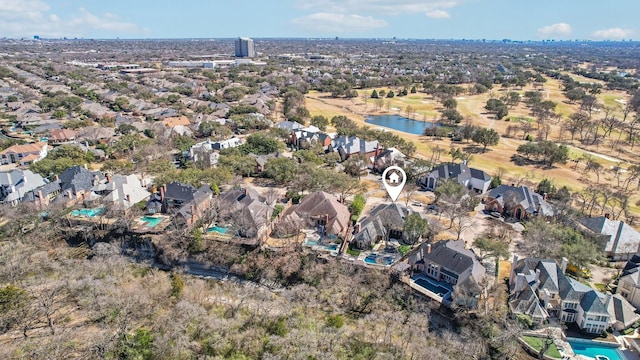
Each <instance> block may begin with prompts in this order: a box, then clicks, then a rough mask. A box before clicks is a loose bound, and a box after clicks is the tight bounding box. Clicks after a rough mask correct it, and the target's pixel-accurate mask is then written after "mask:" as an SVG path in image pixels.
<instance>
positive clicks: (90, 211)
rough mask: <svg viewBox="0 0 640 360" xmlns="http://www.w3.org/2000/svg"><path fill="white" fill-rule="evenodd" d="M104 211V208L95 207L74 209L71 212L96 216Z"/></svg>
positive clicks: (73, 214) (77, 214)
mask: <svg viewBox="0 0 640 360" xmlns="http://www.w3.org/2000/svg"><path fill="white" fill-rule="evenodd" d="M103 212H104V208H101V207H98V208H93V209H79V210H73V211H72V212H71V215H72V216H84V217H94V216H98V215H100V214H102V213H103Z"/></svg>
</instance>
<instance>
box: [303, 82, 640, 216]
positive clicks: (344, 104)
mask: <svg viewBox="0 0 640 360" xmlns="http://www.w3.org/2000/svg"><path fill="white" fill-rule="evenodd" d="M580 81H582V80H580ZM382 89H384V90H385V91H386V92H388V91H389V90H390V89H391V90H394V92H396V93H398V92H399V91H400V90H401V88H376V90H378V91H380V90H382ZM530 90H535V89H534V88H533V87H532V86H528V87H525V88H523V89H502V88H497V89H493V90H492V92H491V93H485V94H480V95H468V94H464V95H461V96H459V97H457V98H456V100H457V102H458V110H459V111H460V112H461V113H462V114H463V115H464V116H465V120H463V121H464V122H467V121H469V122H470V123H472V124H474V125H478V126H483V127H488V128H493V129H495V130H496V131H498V132H499V133H500V134H505V133H506V129H507V127H508V126H510V125H515V124H516V122H515V121H504V120H500V121H499V120H495V119H494V118H493V117H492V115H491V114H488V113H487V112H486V110H485V109H484V106H485V105H486V102H487V100H488V99H489V98H490V97H491V96H493V97H500V96H502V95H501V94H503V93H504V92H507V91H517V92H519V93H521V94H524V92H526V91H530ZM371 91H372V89H365V90H360V91H359V96H358V97H357V98H353V99H334V98H331V97H329V96H328V94H323V93H318V92H313V91H312V92H310V93H309V94H307V96H306V106H307V108H308V109H309V111H310V113H311V115H324V116H326V117H327V118H329V119H330V118H332V117H333V116H337V115H344V116H347V117H349V118H350V119H352V120H354V121H355V122H356V123H358V124H359V125H364V126H370V125H368V124H366V123H365V121H364V120H365V118H366V117H367V116H368V115H385V114H395V115H401V116H407V115H409V116H407V117H409V118H412V119H415V120H426V121H436V120H438V119H439V117H440V110H441V107H440V104H439V103H438V102H437V101H436V100H435V99H433V98H431V97H430V96H428V95H427V94H424V93H420V92H419V93H417V94H409V95H408V96H405V97H398V96H396V97H394V98H392V99H387V98H384V99H382V106H377V105H376V101H377V100H376V99H370V98H368V96H369V95H370V94H371ZM542 92H543V94H544V95H543V99H549V100H552V101H554V102H556V103H557V108H556V111H557V112H558V113H559V114H561V115H562V117H563V118H564V117H566V116H568V115H570V114H571V113H573V112H577V111H578V109H579V104H570V103H568V102H567V101H566V98H565V97H564V95H563V93H562V85H561V83H560V82H559V81H558V80H556V79H548V81H547V82H546V83H545V84H544V88H543V89H542ZM365 97H366V101H365V100H364V98H365ZM598 98H599V99H600V102H601V103H602V104H603V105H605V106H609V105H611V107H612V108H614V109H616V110H615V111H614V112H613V114H614V115H615V116H619V118H621V117H622V116H621V109H622V105H621V103H620V102H619V101H621V100H625V101H626V100H628V95H626V94H624V93H622V92H618V91H608V90H606V91H605V90H603V91H602V93H601V94H599V95H598ZM378 101H379V100H378ZM408 105H410V106H411V108H412V110H411V114H407V113H406V108H407V106H408ZM594 116H598V115H597V114H596V115H594ZM602 116H604V114H602ZM508 117H509V119H510V120H511V119H514V120H515V119H519V118H524V119H526V120H527V121H529V122H531V124H532V126H533V128H534V129H535V128H536V126H537V125H536V120H535V119H533V118H532V117H531V114H530V110H529V109H528V108H527V107H526V105H525V104H524V103H523V102H521V103H520V104H519V105H517V106H515V107H513V108H511V109H510V110H509V115H508ZM560 125H561V123H555V124H553V125H552V128H551V132H550V137H549V140H557V139H559V136H560V133H561V131H560ZM389 131H391V132H394V133H396V134H398V135H400V136H402V137H403V138H404V139H406V140H409V141H413V142H414V143H415V144H416V149H417V151H416V156H418V157H423V158H426V159H431V158H432V157H433V156H434V154H433V153H434V148H440V149H442V150H443V152H442V154H441V156H440V161H450V160H451V158H450V156H449V155H448V151H449V149H450V148H451V147H461V148H468V149H471V150H474V149H475V150H476V151H477V150H479V149H478V148H477V147H476V148H474V146H473V144H466V143H462V144H461V143H452V142H451V141H450V140H449V139H433V138H428V137H425V136H421V135H414V134H408V133H404V132H400V131H396V130H393V129H389ZM533 132H534V135H535V130H534V131H533ZM616 137H617V136H616ZM562 138H563V139H564V141H565V142H566V141H567V140H568V139H569V136H568V135H567V134H565V135H564V136H563V137H562ZM524 142H525V141H524V140H522V132H519V133H518V134H517V135H516V137H515V138H505V137H502V139H501V141H500V143H499V144H498V145H497V146H494V147H490V148H488V149H487V151H486V152H478V153H476V154H474V155H473V157H472V159H471V161H470V165H471V166H474V167H477V168H479V169H482V170H485V171H487V172H488V173H489V174H491V175H493V174H495V173H497V172H502V173H504V174H505V175H504V176H503V183H522V184H527V185H536V184H537V183H538V182H540V181H541V180H542V179H544V178H548V179H551V180H552V181H554V183H555V184H556V186H558V187H560V186H567V187H568V188H569V189H570V190H571V191H582V190H583V189H585V188H587V187H589V186H593V184H595V183H596V176H595V175H594V174H593V173H586V172H585V171H584V169H583V168H584V162H582V163H580V164H579V166H578V168H577V169H576V168H575V163H574V162H572V161H569V162H567V164H564V165H563V164H557V165H555V166H554V167H553V168H551V169H549V168H544V167H540V166H536V165H523V166H520V165H516V164H515V163H514V162H513V161H512V156H513V155H515V154H516V150H517V148H518V146H519V145H520V144H522V143H524ZM574 144H576V145H579V146H580V147H577V146H570V158H571V159H579V158H581V157H582V156H583V155H584V154H586V153H587V152H588V153H590V154H591V155H592V156H593V158H594V159H595V160H596V161H597V162H599V163H600V164H601V165H602V169H603V170H602V171H603V174H601V176H600V183H601V184H609V185H613V184H614V179H613V175H612V174H610V173H609V169H610V168H611V167H613V166H617V165H618V164H621V166H622V167H623V168H624V167H627V166H629V164H634V163H637V157H636V155H635V153H636V152H635V151H622V152H620V154H619V153H618V152H617V151H613V150H612V149H611V147H610V146H608V145H601V146H599V147H597V148H596V147H594V146H583V145H580V144H578V142H577V141H575V142H574ZM619 156H620V157H619ZM639 199H640V197H639V196H638V194H637V193H634V194H633V196H632V198H631V201H630V204H632V205H631V206H630V209H631V210H632V211H633V212H635V213H636V214H637V215H640V206H637V205H635V203H636V201H638V200H639Z"/></svg>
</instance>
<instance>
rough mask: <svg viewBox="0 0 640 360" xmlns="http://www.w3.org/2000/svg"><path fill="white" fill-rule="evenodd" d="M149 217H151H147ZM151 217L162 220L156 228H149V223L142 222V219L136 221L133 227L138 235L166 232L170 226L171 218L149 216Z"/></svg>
mask: <svg viewBox="0 0 640 360" xmlns="http://www.w3.org/2000/svg"><path fill="white" fill-rule="evenodd" d="M146 216H149V215H146ZM149 217H158V218H161V219H162V220H161V221H160V222H159V223H157V224H156V225H154V226H147V224H148V223H147V222H146V221H144V220H142V217H140V218H137V219H135V222H134V223H133V224H132V225H133V232H135V233H138V234H155V233H159V232H162V231H164V229H165V228H166V227H167V225H169V222H170V221H171V217H170V216H167V215H158V216H149Z"/></svg>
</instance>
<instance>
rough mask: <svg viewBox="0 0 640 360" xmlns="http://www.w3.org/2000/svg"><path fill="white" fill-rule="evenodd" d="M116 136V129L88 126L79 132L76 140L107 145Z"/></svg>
mask: <svg viewBox="0 0 640 360" xmlns="http://www.w3.org/2000/svg"><path fill="white" fill-rule="evenodd" d="M115 136H116V131H115V129H114V128H110V127H104V126H88V127H84V128H81V129H79V130H78V133H77V137H76V139H77V140H78V141H85V142H90V143H105V142H107V141H109V140H112V139H113V138H114V137H115Z"/></svg>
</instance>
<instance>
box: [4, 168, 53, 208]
mask: <svg viewBox="0 0 640 360" xmlns="http://www.w3.org/2000/svg"><path fill="white" fill-rule="evenodd" d="M46 183H47V182H46V181H45V179H43V178H42V176H40V175H38V174H35V173H33V172H32V171H31V170H20V169H14V170H11V171H9V172H0V202H2V203H4V204H11V205H17V204H18V203H19V202H20V201H21V200H22V198H23V197H24V196H25V195H26V194H27V193H28V192H30V191H33V190H35V189H37V188H39V187H41V186H44V185H45V184H46Z"/></svg>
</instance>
